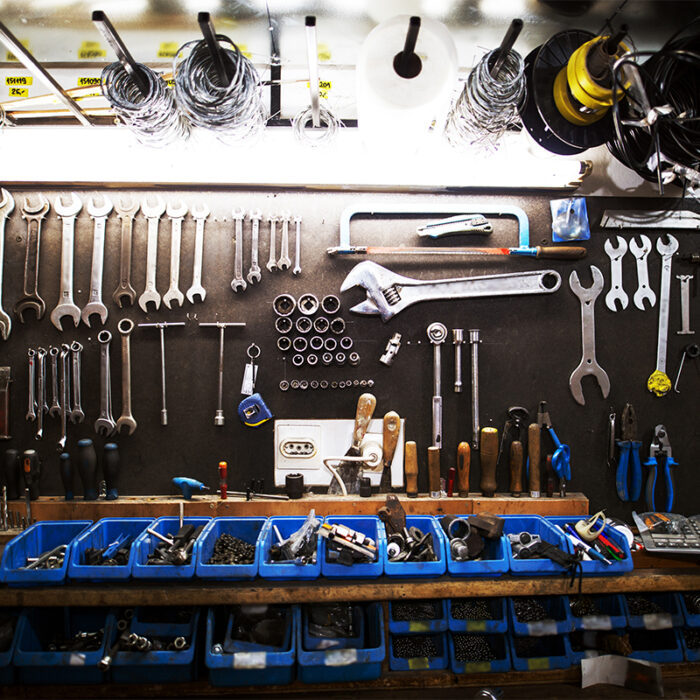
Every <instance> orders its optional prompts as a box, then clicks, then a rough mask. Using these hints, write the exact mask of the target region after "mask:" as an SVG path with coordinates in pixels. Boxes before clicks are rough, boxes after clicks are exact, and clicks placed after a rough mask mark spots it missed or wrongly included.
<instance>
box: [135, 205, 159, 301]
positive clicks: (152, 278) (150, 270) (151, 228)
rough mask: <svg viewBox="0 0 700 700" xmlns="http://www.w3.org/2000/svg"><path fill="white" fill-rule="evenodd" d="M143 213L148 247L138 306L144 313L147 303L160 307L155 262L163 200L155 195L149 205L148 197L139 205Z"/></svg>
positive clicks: (156, 260)
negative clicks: (144, 280) (142, 286)
mask: <svg viewBox="0 0 700 700" xmlns="http://www.w3.org/2000/svg"><path fill="white" fill-rule="evenodd" d="M141 211H142V212H143V215H144V216H145V217H146V219H148V249H147V252H146V288H145V289H144V291H143V294H141V296H140V297H139V306H140V307H141V309H143V312H144V313H148V303H149V302H151V301H152V302H153V303H154V304H155V305H156V311H157V310H158V309H159V308H160V294H158V291H157V289H156V264H157V262H158V224H159V222H160V217H161V216H162V215H163V212H165V200H164V199H163V198H162V197H161V196H160V195H156V203H155V204H154V205H152V206H151V205H150V204H149V203H148V197H146V199H145V201H144V202H143V204H142V205H141Z"/></svg>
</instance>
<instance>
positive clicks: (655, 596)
mask: <svg viewBox="0 0 700 700" xmlns="http://www.w3.org/2000/svg"><path fill="white" fill-rule="evenodd" d="M634 595H636V596H641V597H643V598H646V599H647V600H650V601H652V602H654V603H656V604H657V605H658V606H659V607H661V608H663V610H664V612H662V613H650V614H648V615H633V614H632V613H631V612H630V609H629V605H628V604H627V600H628V596H634ZM622 605H623V609H624V611H625V615H626V616H627V626H628V627H630V628H631V629H647V630H665V629H670V628H671V627H682V626H683V613H682V612H681V607H680V602H679V595H678V594H677V593H628V594H626V595H623V596H622Z"/></svg>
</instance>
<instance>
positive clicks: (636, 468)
mask: <svg viewBox="0 0 700 700" xmlns="http://www.w3.org/2000/svg"><path fill="white" fill-rule="evenodd" d="M617 446H618V447H619V448H620V458H619V459H618V460H617V472H616V474H615V485H616V486H617V495H618V498H619V499H620V500H621V501H624V502H625V503H627V502H628V501H637V500H639V497H640V496H641V495H642V462H641V459H640V457H639V450H640V449H641V447H642V443H641V441H640V440H637V415H636V414H635V412H634V406H632V404H631V403H628V404H625V408H624V409H623V411H622V440H618V441H617ZM628 480H629V488H628V485H627V482H628Z"/></svg>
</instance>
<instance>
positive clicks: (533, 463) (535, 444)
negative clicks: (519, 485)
mask: <svg viewBox="0 0 700 700" xmlns="http://www.w3.org/2000/svg"><path fill="white" fill-rule="evenodd" d="M527 455H528V460H529V462H530V484H529V486H530V498H539V497H540V426H539V425H538V424H537V423H530V425H529V426H528V429H527Z"/></svg>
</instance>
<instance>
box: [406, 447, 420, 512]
mask: <svg viewBox="0 0 700 700" xmlns="http://www.w3.org/2000/svg"><path fill="white" fill-rule="evenodd" d="M403 470H404V474H405V477H406V495H407V496H408V497H409V498H415V497H416V496H417V495H418V450H417V449H416V443H415V442H413V441H412V440H409V441H408V442H407V443H406V444H405V445H404V448H403Z"/></svg>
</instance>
